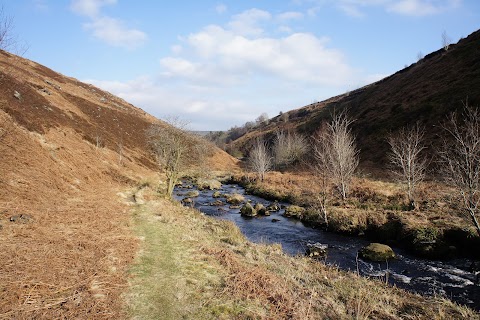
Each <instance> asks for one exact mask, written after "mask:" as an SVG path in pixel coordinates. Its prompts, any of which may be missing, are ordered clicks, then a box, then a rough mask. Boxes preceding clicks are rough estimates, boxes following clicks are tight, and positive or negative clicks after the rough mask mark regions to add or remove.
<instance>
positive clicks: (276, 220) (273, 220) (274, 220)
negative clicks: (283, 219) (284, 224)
mask: <svg viewBox="0 0 480 320" xmlns="http://www.w3.org/2000/svg"><path fill="white" fill-rule="evenodd" d="M278 221H280V219H275V218H273V219H272V222H278Z"/></svg>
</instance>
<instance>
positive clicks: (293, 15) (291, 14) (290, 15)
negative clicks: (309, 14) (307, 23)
mask: <svg viewBox="0 0 480 320" xmlns="http://www.w3.org/2000/svg"><path fill="white" fill-rule="evenodd" d="M276 18H277V19H278V20H281V21H286V20H296V19H302V18H303V13H301V12H296V11H287V12H283V13H280V14H278V15H277V16H276Z"/></svg>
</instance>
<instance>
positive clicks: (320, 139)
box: [312, 125, 331, 228]
mask: <svg viewBox="0 0 480 320" xmlns="http://www.w3.org/2000/svg"><path fill="white" fill-rule="evenodd" d="M328 131H329V128H328V126H327V125H323V126H322V127H321V128H320V130H318V131H317V133H316V135H315V136H314V137H313V141H314V143H313V156H314V158H315V162H314V163H313V165H312V168H313V172H314V173H315V176H316V180H317V181H318V183H319V185H320V193H319V194H318V195H317V197H316V199H315V200H316V205H317V206H318V210H319V211H320V213H321V214H322V215H323V220H324V222H325V225H326V227H327V228H328V210H327V205H328V194H329V190H330V185H329V178H330V173H331V171H330V170H331V159H330V156H329V154H330V151H331V150H330V149H331V143H330V141H329V137H330V135H329V133H328Z"/></svg>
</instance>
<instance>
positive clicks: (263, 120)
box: [255, 112, 268, 125]
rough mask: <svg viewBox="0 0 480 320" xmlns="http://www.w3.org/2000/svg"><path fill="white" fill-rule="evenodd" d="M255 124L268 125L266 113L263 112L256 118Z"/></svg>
mask: <svg viewBox="0 0 480 320" xmlns="http://www.w3.org/2000/svg"><path fill="white" fill-rule="evenodd" d="M255 122H256V124H257V125H260V124H268V114H267V113H266V112H263V113H262V114H261V115H260V116H258V118H257V119H256V120H255Z"/></svg>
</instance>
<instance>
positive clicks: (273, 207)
mask: <svg viewBox="0 0 480 320" xmlns="http://www.w3.org/2000/svg"><path fill="white" fill-rule="evenodd" d="M267 211H272V212H278V211H280V205H279V204H278V202H277V201H275V202H273V203H271V204H269V205H268V206H267Z"/></svg>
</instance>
